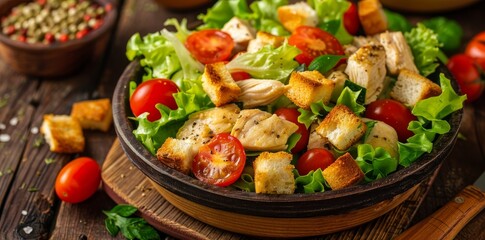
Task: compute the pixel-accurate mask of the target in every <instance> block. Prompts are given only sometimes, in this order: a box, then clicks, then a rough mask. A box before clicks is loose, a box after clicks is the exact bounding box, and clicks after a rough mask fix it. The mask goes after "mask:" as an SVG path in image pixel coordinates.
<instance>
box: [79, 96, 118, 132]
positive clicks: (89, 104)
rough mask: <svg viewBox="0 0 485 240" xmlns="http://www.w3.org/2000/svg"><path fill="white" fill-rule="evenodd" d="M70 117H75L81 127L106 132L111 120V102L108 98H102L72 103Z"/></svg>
mask: <svg viewBox="0 0 485 240" xmlns="http://www.w3.org/2000/svg"><path fill="white" fill-rule="evenodd" d="M71 117H73V118H75V119H76V120H77V121H78V122H79V123H80V124H81V127H82V128H83V129H94V130H101V131H103V132H107V131H108V130H109V127H110V126H111V122H112V121H113V113H112V111H111V102H110V100H109V99H108V98H104V99H98V100H87V101H81V102H77V103H74V104H73V105H72V109H71Z"/></svg>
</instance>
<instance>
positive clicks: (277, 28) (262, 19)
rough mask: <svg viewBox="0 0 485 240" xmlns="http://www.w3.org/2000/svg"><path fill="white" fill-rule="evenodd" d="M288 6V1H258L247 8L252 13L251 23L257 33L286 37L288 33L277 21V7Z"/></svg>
mask: <svg viewBox="0 0 485 240" xmlns="http://www.w3.org/2000/svg"><path fill="white" fill-rule="evenodd" d="M284 5H288V0H260V1H254V2H253V3H251V5H250V6H249V7H250V8H251V10H252V11H253V15H252V16H251V19H252V21H251V23H252V25H253V26H254V28H256V29H257V30H259V31H263V32H268V33H271V34H273V35H277V36H287V35H290V33H289V32H288V31H287V30H286V29H285V28H284V27H283V25H282V24H281V23H280V21H279V20H278V16H277V12H276V11H275V10H276V9H278V7H281V6H284Z"/></svg>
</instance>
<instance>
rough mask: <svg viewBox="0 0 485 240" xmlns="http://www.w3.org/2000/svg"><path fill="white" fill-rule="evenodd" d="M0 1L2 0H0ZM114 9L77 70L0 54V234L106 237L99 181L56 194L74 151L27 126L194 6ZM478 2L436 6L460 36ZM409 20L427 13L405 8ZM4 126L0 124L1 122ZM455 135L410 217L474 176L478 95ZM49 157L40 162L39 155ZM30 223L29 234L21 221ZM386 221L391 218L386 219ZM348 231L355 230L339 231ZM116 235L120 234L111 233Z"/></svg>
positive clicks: (480, 153) (478, 10) (101, 148)
mask: <svg viewBox="0 0 485 240" xmlns="http://www.w3.org/2000/svg"><path fill="white" fill-rule="evenodd" d="M3 1H5V0H3ZM114 1H115V0H114ZM115 3H117V4H116V6H117V7H118V9H120V12H119V13H120V17H119V21H118V22H117V25H116V28H115V30H114V32H113V35H112V39H111V41H110V43H109V44H108V45H107V47H105V48H103V49H99V55H98V56H97V57H96V58H94V60H93V61H92V62H91V63H90V64H88V65H87V66H85V67H84V68H83V69H82V70H81V71H80V72H78V73H76V74H73V75H71V76H68V77H63V78H60V79H40V78H32V77H28V76H24V75H21V74H17V73H15V72H13V71H12V70H11V68H10V67H8V66H6V65H5V64H4V62H3V61H1V60H0V123H1V125H0V126H2V127H1V128H0V134H8V135H9V136H10V137H11V139H10V141H8V142H1V143H0V172H1V174H0V197H1V203H0V239H22V238H23V239H47V238H52V239H109V238H110V236H109V234H108V233H107V231H106V230H105V228H104V215H103V214H102V212H101V210H106V209H110V208H111V207H113V206H114V205H115V203H114V202H113V201H112V200H111V199H110V198H109V197H108V196H107V195H106V194H105V193H104V192H103V191H102V190H101V189H100V190H99V191H98V192H97V193H96V194H95V195H94V196H93V197H92V198H91V199H89V200H88V201H86V202H84V203H81V204H66V203H62V202H60V201H59V199H57V198H56V196H55V194H54V191H53V186H54V181H55V177H56V174H57V172H58V171H59V169H60V168H61V167H62V166H63V165H64V164H66V163H67V162H68V161H69V160H71V159H73V158H74V157H76V156H77V155H65V154H54V153H51V152H49V150H48V146H47V145H45V144H43V145H41V146H38V147H37V146H36V145H37V144H36V143H37V142H38V139H39V138H40V134H39V133H32V131H31V130H32V129H33V128H34V129H35V128H38V127H39V126H40V124H41V121H42V115H43V114H46V113H55V114H68V113H69V112H70V108H71V105H72V103H73V102H76V101H79V100H85V99H93V98H99V97H111V95H112V92H113V89H114V86H115V84H116V81H117V78H118V77H119V76H120V75H121V72H122V71H123V69H124V67H125V66H126V65H127V64H128V60H126V57H125V55H124V51H125V46H126V42H127V40H128V39H129V37H130V36H131V35H132V34H133V33H135V32H140V33H141V34H142V35H143V34H146V33H149V32H154V31H157V30H159V29H161V28H162V27H163V26H162V23H163V22H164V20H165V19H167V18H171V17H176V18H183V17H186V18H187V19H188V20H189V22H190V21H194V20H195V19H196V15H197V13H198V12H201V11H203V10H204V9H203V8H202V9H194V10H191V11H186V12H171V11H169V10H167V9H164V8H163V7H160V6H158V5H157V4H156V3H155V1H152V0H126V1H115ZM484 10H485V2H484V1H480V2H479V3H478V4H475V5H473V6H471V7H468V8H465V9H461V10H457V11H453V12H448V13H443V14H441V15H445V16H447V17H450V18H452V19H456V20H457V21H459V22H460V23H461V25H462V26H463V28H464V31H465V35H464V39H463V41H464V42H466V41H468V40H470V39H471V37H472V36H473V35H474V34H476V33H478V32H480V31H483V30H485V19H484V17H483V12H484ZM406 16H408V17H409V18H410V19H411V20H413V21H418V20H420V19H423V18H427V17H430V16H432V15H414V14H409V13H407V14H406ZM3 126H4V127H3ZM460 132H461V133H462V136H463V138H460V139H459V140H458V141H457V143H456V146H455V149H454V151H453V152H452V153H451V155H450V157H449V158H448V159H447V160H446V161H445V162H444V164H443V166H442V168H441V170H440V172H439V174H438V176H437V178H436V181H435V182H434V184H433V185H432V187H431V189H430V190H429V193H428V194H427V196H426V198H425V199H424V201H423V204H422V205H421V206H420V208H419V209H418V211H417V213H416V215H415V216H414V218H413V219H412V222H411V224H415V223H417V222H418V221H419V220H421V219H423V218H425V217H426V216H428V215H429V214H431V213H432V212H434V211H435V210H437V209H438V208H439V207H441V206H443V205H444V204H445V203H446V202H447V201H449V200H450V199H451V198H452V197H453V196H454V195H455V194H457V193H458V192H459V191H460V190H461V189H463V188H464V187H465V186H467V185H469V184H471V183H473V182H474V180H475V179H476V178H477V177H478V176H479V175H480V174H481V173H482V172H483V171H484V170H485V139H484V133H485V96H482V97H481V99H479V100H478V101H477V102H475V103H474V104H471V105H468V106H467V107H466V108H465V115H464V121H463V125H462V128H461V131H460ZM85 135H86V139H87V147H86V150H85V152H84V153H83V154H81V155H84V156H90V157H93V158H95V159H97V160H98V161H99V163H102V162H103V160H104V159H105V157H106V154H107V153H108V151H109V149H110V147H111V145H112V143H113V141H114V139H115V133H114V130H113V129H111V131H110V132H108V133H101V132H96V131H86V132H85ZM48 158H50V159H54V160H55V162H54V163H51V164H46V162H45V159H48ZM26 226H31V227H33V231H32V232H30V234H26V232H25V231H23V229H24V228H25V227H26ZM483 226H485V212H481V213H480V214H479V215H477V217H475V218H474V219H473V220H472V221H471V222H470V223H469V224H467V225H466V226H465V228H464V229H463V230H462V231H461V232H460V233H459V234H458V236H457V239H485V231H483ZM390 227H392V226H390ZM347 236H348V237H349V238H360V237H361V236H356V235H347ZM118 239H122V237H120V236H118Z"/></svg>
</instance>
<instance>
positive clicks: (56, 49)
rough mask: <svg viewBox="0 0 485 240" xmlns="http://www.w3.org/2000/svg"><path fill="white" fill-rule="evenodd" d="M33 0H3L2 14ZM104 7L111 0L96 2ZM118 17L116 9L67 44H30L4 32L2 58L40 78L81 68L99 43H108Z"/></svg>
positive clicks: (1, 35) (18, 69)
mask: <svg viewBox="0 0 485 240" xmlns="http://www.w3.org/2000/svg"><path fill="white" fill-rule="evenodd" d="M27 2H32V1H29V0H10V1H2V3H1V4H0V16H5V15H7V14H8V13H9V12H10V11H11V9H12V8H13V7H15V6H17V5H19V4H20V3H27ZM94 2H96V3H98V4H100V5H101V6H105V5H106V4H113V3H112V1H109V0H96V1H94ZM116 16H117V10H116V8H114V7H113V8H112V10H110V11H107V12H106V15H105V16H104V23H103V24H102V25H101V27H100V28H98V29H96V30H93V31H91V32H90V33H88V34H87V35H86V36H85V37H83V38H81V39H74V40H69V41H67V42H64V43H53V44H41V43H39V44H29V43H24V42H20V41H16V40H13V39H10V38H9V37H8V36H6V35H4V34H0V57H1V58H2V59H3V60H4V61H5V62H6V63H7V64H8V65H10V66H11V67H12V68H13V69H14V70H15V71H17V72H19V73H22V74H26V75H31V76H37V77H58V76H64V75H67V74H70V73H73V72H74V71H76V70H79V69H80V68H81V67H82V66H83V65H84V64H85V63H86V62H88V61H89V60H90V59H91V57H92V56H93V55H94V53H95V51H96V50H97V48H98V46H102V45H104V44H105V43H106V42H107V41H108V39H109V35H110V30H111V29H112V27H113V25H114V23H115V20H116Z"/></svg>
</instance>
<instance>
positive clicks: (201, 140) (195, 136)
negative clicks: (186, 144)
mask: <svg viewBox="0 0 485 240" xmlns="http://www.w3.org/2000/svg"><path fill="white" fill-rule="evenodd" d="M239 112H240V109H239V107H237V106H236V105H235V104H228V105H224V106H222V107H215V108H211V109H207V110H204V111H200V112H196V113H193V114H191V115H190V116H189V119H188V120H187V121H186V122H185V123H184V125H183V126H182V127H181V128H180V129H179V131H178V132H177V136H176V138H177V139H182V140H192V141H193V142H194V143H195V144H194V145H195V146H194V147H196V148H197V149H198V147H200V145H202V144H205V143H207V142H208V141H209V140H210V139H211V138H212V137H213V136H214V135H215V134H218V133H223V132H230V131H231V129H232V127H233V126H234V123H235V122H236V119H237V117H238V115H239Z"/></svg>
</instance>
